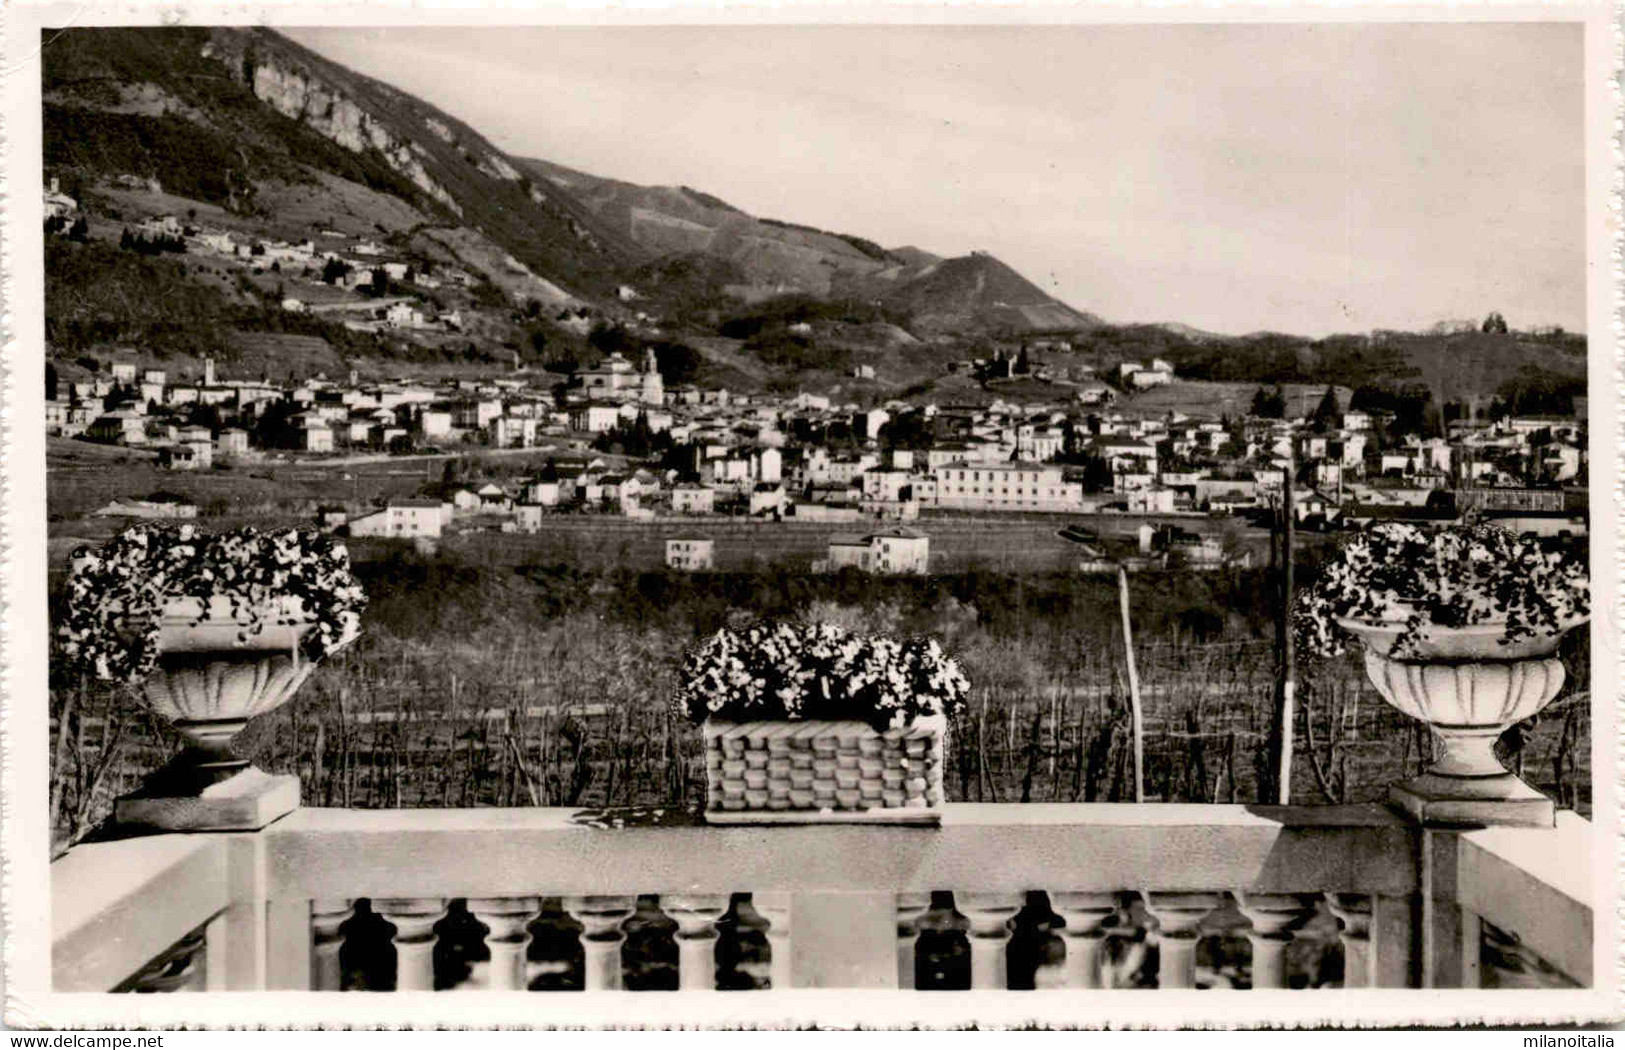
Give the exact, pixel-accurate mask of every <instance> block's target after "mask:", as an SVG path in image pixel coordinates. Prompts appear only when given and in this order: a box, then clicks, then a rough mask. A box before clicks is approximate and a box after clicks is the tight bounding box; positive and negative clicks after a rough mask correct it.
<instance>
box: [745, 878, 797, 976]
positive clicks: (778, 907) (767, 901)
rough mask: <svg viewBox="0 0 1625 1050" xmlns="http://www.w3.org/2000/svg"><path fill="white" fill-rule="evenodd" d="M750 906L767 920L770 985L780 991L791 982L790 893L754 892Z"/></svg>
mask: <svg viewBox="0 0 1625 1050" xmlns="http://www.w3.org/2000/svg"><path fill="white" fill-rule="evenodd" d="M750 906H751V907H752V908H755V909H756V914H758V915H760V916H761V917H762V918H764V919H766V920H767V950H768V952H769V953H770V955H771V956H772V958H771V960H770V962H771V965H772V969H771V970H770V971H769V973H768V980H769V981H770V982H771V985H770V987H771V988H772V989H773V990H774V991H780V990H782V989H785V988H789V987H790V986H791V983H790V952H791V951H792V950H793V949H792V948H791V947H790V895H789V894H788V893H753V894H751V895H750Z"/></svg>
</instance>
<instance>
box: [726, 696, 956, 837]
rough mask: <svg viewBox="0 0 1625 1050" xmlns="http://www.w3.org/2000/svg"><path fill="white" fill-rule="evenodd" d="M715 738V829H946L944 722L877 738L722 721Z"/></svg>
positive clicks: (824, 726) (926, 721)
mask: <svg viewBox="0 0 1625 1050" xmlns="http://www.w3.org/2000/svg"><path fill="white" fill-rule="evenodd" d="M704 730H705V771H706V804H705V816H706V819H707V820H708V821H710V822H711V823H713V824H821V823H885V824H932V825H934V824H937V823H940V821H941V819H942V808H941V807H942V799H943V794H942V767H943V742H944V740H945V738H946V737H947V721H946V719H944V718H943V717H942V716H940V715H936V716H932V717H929V718H918V719H915V721H914V723H913V724H912V725H910V726H909V727H908V728H906V729H891V730H887V731H886V732H884V733H881V732H876V731H875V729H873V728H872V727H871V726H870V725H869V724H868V723H866V722H832V721H819V720H807V721H801V722H721V721H708V722H706V723H705V726H704Z"/></svg>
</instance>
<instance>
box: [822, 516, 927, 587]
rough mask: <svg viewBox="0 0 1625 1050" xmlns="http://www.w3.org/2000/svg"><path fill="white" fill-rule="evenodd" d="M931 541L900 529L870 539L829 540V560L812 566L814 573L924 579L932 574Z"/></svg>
mask: <svg viewBox="0 0 1625 1050" xmlns="http://www.w3.org/2000/svg"><path fill="white" fill-rule="evenodd" d="M930 560H931V538H930V537H929V536H927V535H926V534H925V533H923V532H920V531H918V530H917V529H911V528H909V527H908V526H906V525H898V526H895V527H893V528H890V529H886V530H884V531H881V532H873V533H869V534H867V535H861V536H860V535H837V536H833V537H831V538H830V541H829V556H828V557H827V558H825V559H823V560H822V561H818V562H814V563H813V571H814V572H839V571H840V570H842V569H844V568H854V569H858V570H860V571H862V572H872V573H879V574H905V575H918V576H923V575H925V574H926V573H927V572H929V571H930V568H929V566H930Z"/></svg>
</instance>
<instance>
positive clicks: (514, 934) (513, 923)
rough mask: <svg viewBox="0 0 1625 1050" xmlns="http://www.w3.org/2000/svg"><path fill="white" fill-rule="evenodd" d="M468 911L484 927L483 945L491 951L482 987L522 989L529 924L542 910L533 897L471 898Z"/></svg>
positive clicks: (509, 989) (537, 900)
mask: <svg viewBox="0 0 1625 1050" xmlns="http://www.w3.org/2000/svg"><path fill="white" fill-rule="evenodd" d="M468 913H469V914H470V915H472V916H474V918H476V919H478V920H480V923H481V924H482V925H483V926H484V927H485V929H486V931H487V932H486V934H485V946H486V948H488V949H489V950H490V952H491V962H490V965H489V967H488V969H487V970H486V979H485V987H486V988H488V989H490V990H491V991H506V992H522V991H524V990H525V985H526V983H527V982H526V979H525V954H526V952H527V950H528V949H529V948H530V930H529V928H528V927H529V926H530V924H531V922H532V921H534V920H535V918H536V916H538V915H540V914H541V913H542V902H541V900H540V899H539V898H536V897H475V898H471V899H470V900H469V902H468Z"/></svg>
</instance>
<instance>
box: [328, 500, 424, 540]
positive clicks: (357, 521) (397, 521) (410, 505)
mask: <svg viewBox="0 0 1625 1050" xmlns="http://www.w3.org/2000/svg"><path fill="white" fill-rule="evenodd" d="M444 521H445V516H444V512H443V511H442V509H441V503H440V501H439V500H437V499H395V500H391V501H390V502H389V503H388V504H387V505H386V506H384V507H382V508H381V509H379V510H375V511H373V512H372V513H370V514H363V515H361V516H360V517H356V518H351V519H350V523H349V529H350V535H352V536H388V537H391V538H394V539H415V538H417V537H420V536H428V537H438V536H439V535H440V528H441V525H442V524H443V523H444Z"/></svg>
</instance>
